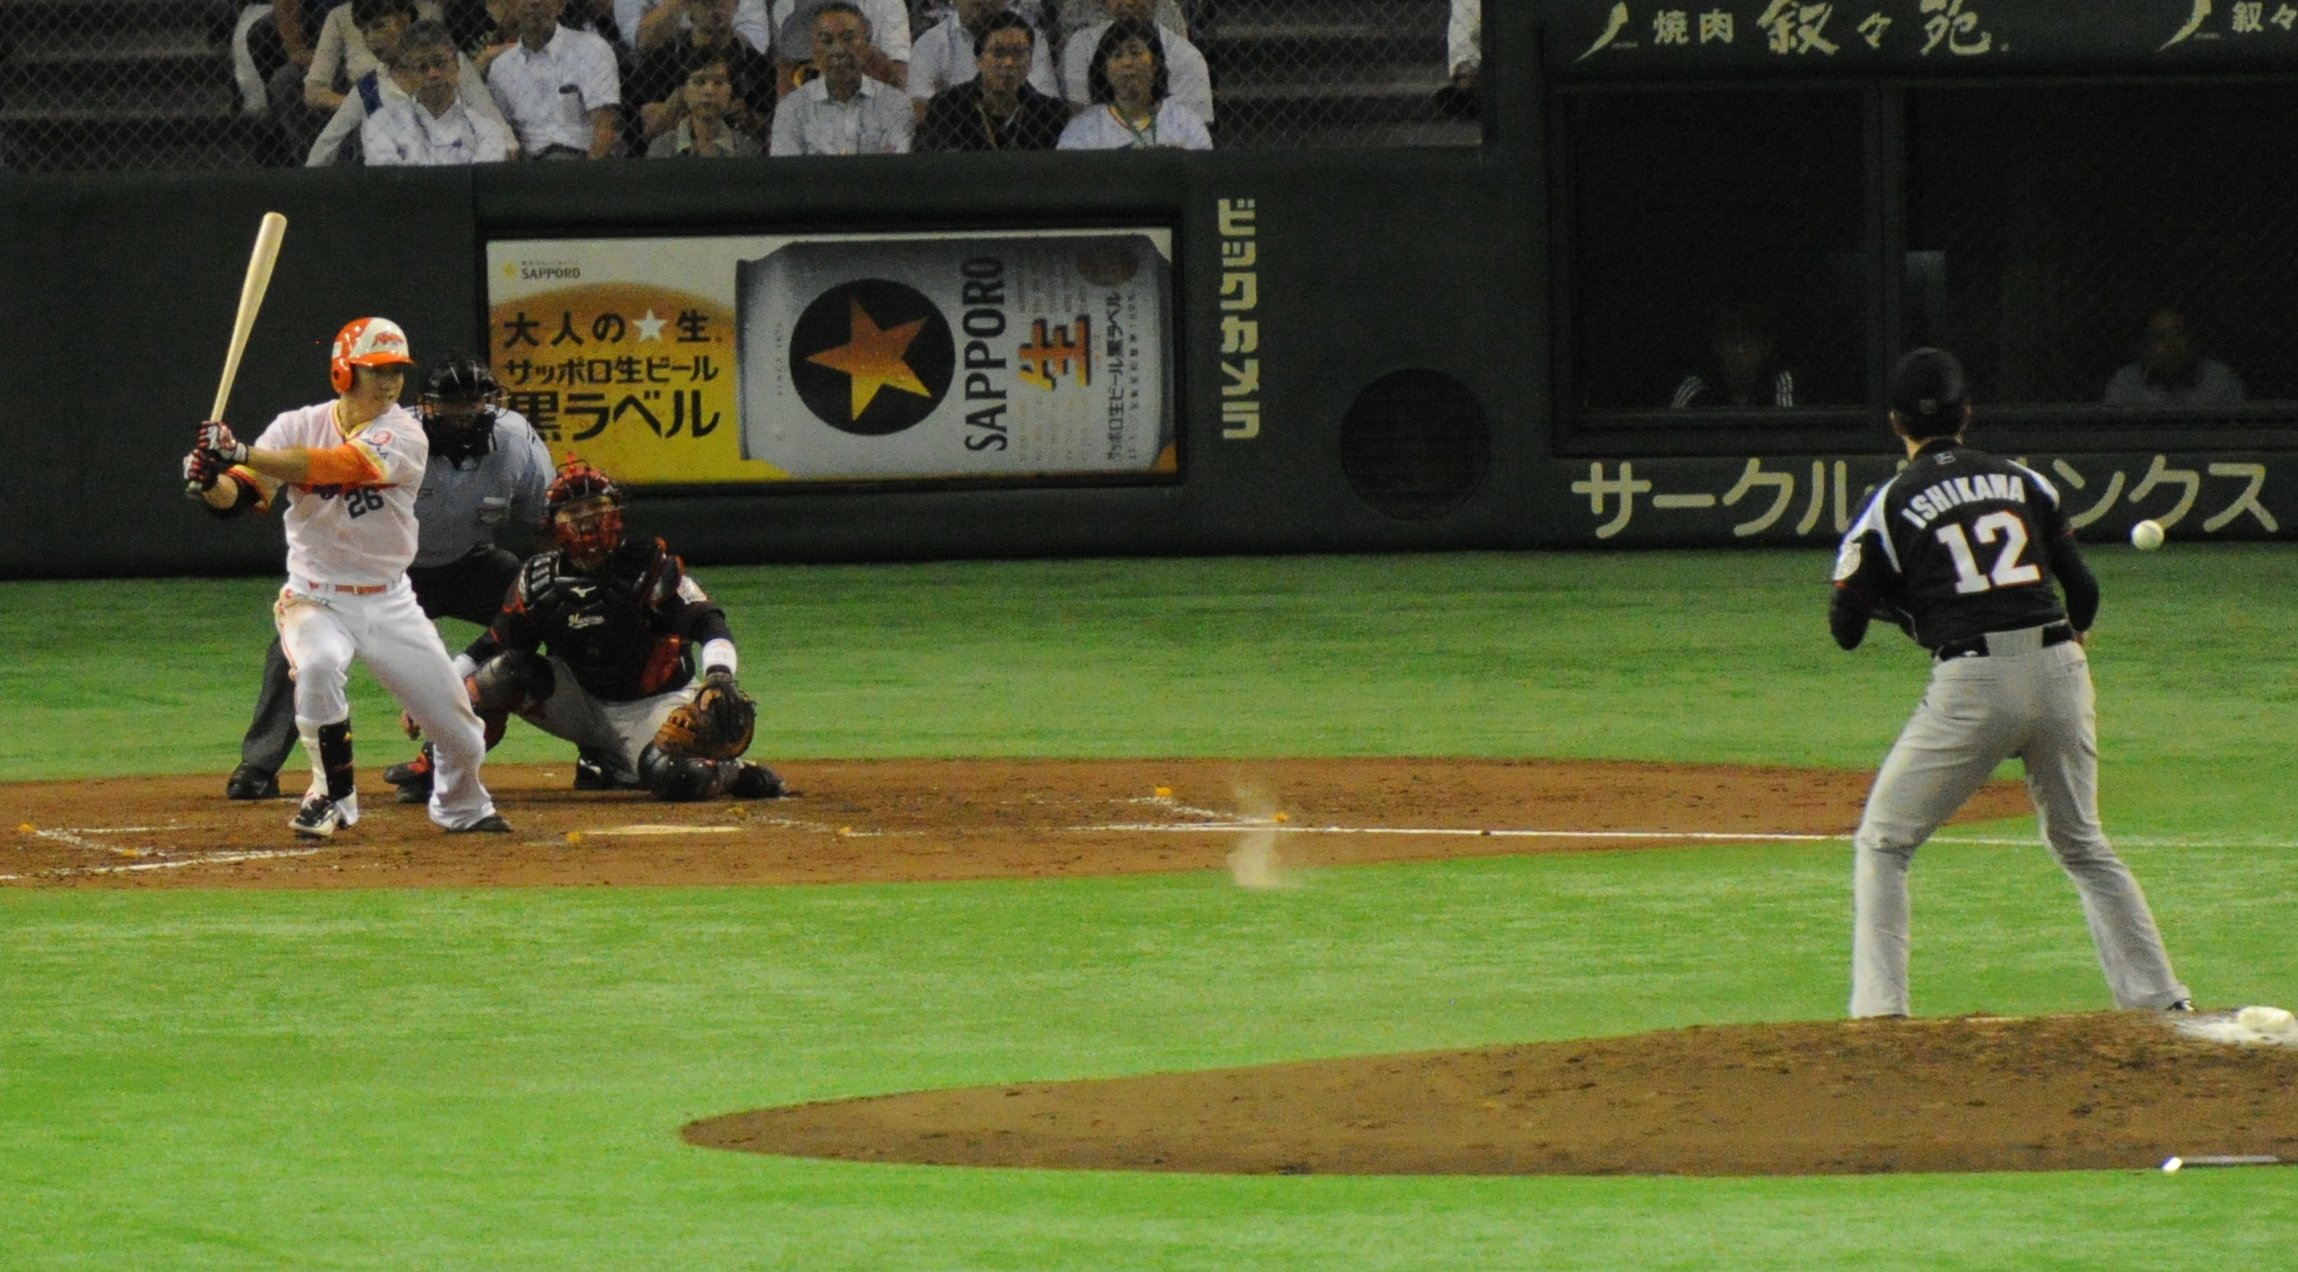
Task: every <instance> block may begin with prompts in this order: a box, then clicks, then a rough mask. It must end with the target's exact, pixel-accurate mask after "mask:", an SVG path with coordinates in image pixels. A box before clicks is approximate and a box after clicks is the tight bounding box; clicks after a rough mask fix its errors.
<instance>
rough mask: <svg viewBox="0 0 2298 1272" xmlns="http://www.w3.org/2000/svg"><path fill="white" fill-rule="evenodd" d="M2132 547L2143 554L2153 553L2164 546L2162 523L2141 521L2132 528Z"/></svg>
mask: <svg viewBox="0 0 2298 1272" xmlns="http://www.w3.org/2000/svg"><path fill="white" fill-rule="evenodd" d="M2130 546H2132V547H2134V548H2137V549H2138V550H2139V551H2141V552H2152V551H2154V550H2155V549H2156V548H2159V547H2161V546H2162V523H2161V522H2159V521H2141V522H2139V523H2138V524H2137V525H2135V526H2132V527H2131V528H2130Z"/></svg>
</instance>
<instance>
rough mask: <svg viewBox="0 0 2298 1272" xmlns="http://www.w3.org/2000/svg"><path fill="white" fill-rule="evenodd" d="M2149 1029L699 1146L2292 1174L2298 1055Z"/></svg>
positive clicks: (1651, 1040)
mask: <svg viewBox="0 0 2298 1272" xmlns="http://www.w3.org/2000/svg"><path fill="white" fill-rule="evenodd" d="M2177 1023H2179V1021H2178V1019H2177V1018H2174V1017H2171V1016H2169V1015H2168V1014H2167V1013H2157V1012H2114V1013H2105V1014H2095V1015H2076V1016H2049V1017H2041V1018H2021V1019H2013V1018H2005V1017H1991V1016H1967V1017H1959V1018H1953V1019H1943V1020H1913V1021H1906V1020H1894V1021H1867V1022H1830V1023H1796V1024H1778V1025H1730V1026H1721V1027H1695V1028H1690V1029H1681V1030H1674V1031H1670V1032H1666V1033H1652V1034H1642V1035H1638V1036H1634V1037H1624V1038H1605V1039H1598V1040H1593V1041H1577V1042H1553V1043H1538V1044H1529V1045H1520V1046H1501V1047H1483V1048H1478V1049H1476V1050H1473V1051H1437V1052H1418V1053H1411V1054H1405V1055H1388V1056H1372V1057H1365V1058H1359V1059H1346V1060H1319V1061H1311V1062H1306V1063H1299V1064H1282V1065H1268V1066H1264V1067H1260V1068H1251V1069H1216V1070H1209V1071H1204V1072H1198V1073H1159V1074H1151V1075H1149V1076H1146V1077H1134V1078H1117V1079H1110V1080H1104V1081H1093V1082H1066V1083H1030V1084H1021V1085H1010V1086H994V1087H969V1088H963V1089H958V1090H945V1091H922V1092H916V1093H911V1094H903V1095H891V1096H881V1097H875V1098H870V1099H860V1100H842V1101H838V1102H835V1103H827V1104H807V1105H799V1106H795V1107H790V1108H773V1109H761V1110H757V1111H755V1112H748V1113H737V1114H733V1115H730V1116H726V1117H718V1118H712V1119H709V1120H706V1121H701V1122H696V1123H694V1124H692V1125H690V1126H688V1127H687V1128H686V1131H685V1136H686V1139H687V1140H688V1141H689V1142H691V1143H694V1144H699V1145H703V1146H706V1147H711V1148H731V1149H740V1150H744V1151H748V1152H756V1153H779V1154H790V1155H796V1156H806V1157H833V1158H844V1159H849V1160H855V1161H872V1162H918V1163H927V1164H933V1165H949V1166H1033V1167H1069V1168H1089V1169H1099V1170H1161V1171H1199V1172H1219V1173H1240V1174H1300V1175H1309V1174H1315V1175H1328V1174H1330V1175H1415V1174H1449V1175H1535V1174H1578V1175H1614V1174H1661V1175H1796V1174H1864V1173H1878V1172H1898V1171H1990V1170H2099V1169H2113V1168H2130V1167H2146V1166H2155V1165H2159V1164H2160V1163H2161V1162H2162V1161H2163V1160H2164V1159H2165V1158H2167V1157H2171V1156H2174V1155H2177V1156H2183V1157H2185V1158H2187V1159H2189V1160H2192V1159H2194V1158H2197V1157H2229V1156H2237V1157H2242V1156H2247V1157H2257V1156H2264V1157H2268V1158H2275V1159H2280V1160H2284V1161H2289V1160H2298V1120H2294V1119H2293V1118H2292V1117H2291V1116H2290V1108H2291V1105H2290V1092H2291V1091H2292V1090H2298V1047H2294V1046H2287V1045H2285V1046H2271V1045H2236V1044H2231V1043H2226V1042H2214V1041H2210V1040H2208V1039H2206V1038H2202V1037H2196V1036H2193V1035H2190V1034H2188V1033H2186V1032H2182V1031H2181V1030H2179V1029H2178V1028H2175V1027H2174V1026H2175V1025H2176V1024H2177Z"/></svg>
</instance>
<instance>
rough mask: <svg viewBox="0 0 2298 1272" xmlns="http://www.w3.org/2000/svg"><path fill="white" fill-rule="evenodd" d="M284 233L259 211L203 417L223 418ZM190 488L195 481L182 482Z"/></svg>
mask: <svg viewBox="0 0 2298 1272" xmlns="http://www.w3.org/2000/svg"><path fill="white" fill-rule="evenodd" d="M286 237H287V218H286V217H284V216H281V215H280V214H279V213H277V212H266V213H264V214H263V224H261V225H260V226H258V227H256V231H255V251H254V252H253V253H251V254H250V255H249V256H248V258H247V277H245V278H243V279H241V280H240V284H239V313H238V314H237V315H235V316H234V317H233V318H232V320H231V348H230V349H229V350H227V351H226V352H225V353H224V355H223V379H222V381H221V382H220V383H218V384H217V385H216V386H215V405H214V406H213V407H211V408H209V410H208V413H207V418H209V419H211V420H221V419H223V408H224V404H225V403H226V402H229V401H230V400H231V383H232V381H234V380H236V379H238V378H239V359H240V355H241V354H243V353H246V352H247V337H248V333H249V332H251V331H253V330H255V315H256V311H257V310H260V309H262V308H263V293H264V292H265V290H267V289H268V288H270V286H271V267H272V266H274V265H276V264H278V263H279V244H280V240H282V239H284V238H286ZM186 485H187V488H188V489H189V490H191V491H196V490H197V489H198V487H197V484H196V483H186Z"/></svg>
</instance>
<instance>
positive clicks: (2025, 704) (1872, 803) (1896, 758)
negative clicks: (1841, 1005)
mask: <svg viewBox="0 0 2298 1272" xmlns="http://www.w3.org/2000/svg"><path fill="white" fill-rule="evenodd" d="M1988 650H1989V652H1988V656H1986V657H1983V658H1978V657H1971V658H1951V659H1947V660H1945V661H1942V662H1939V663H1938V664H1936V665H1935V666H1934V667H1933V669H1932V672H1931V684H1930V689H1929V692H1928V693H1926V694H1925V695H1924V698H1923V702H1922V704H1921V705H1919V706H1918V707H1916V709H1915V714H1914V716H1913V718H1911V719H1909V720H1908V722H1907V727H1906V728H1905V729H1904V730H1902V731H1901V733H1900V735H1899V741H1898V742H1897V743H1896V744H1895V745H1893V746H1892V748H1891V754H1890V756H1889V758H1887V759H1885V760H1884V761H1883V768H1882V771H1881V772H1879V773H1877V774H1876V777H1875V787H1874V789H1873V790H1872V791H1870V792H1869V794H1868V797H1867V811H1866V813H1865V814H1864V815H1863V816H1862V817H1861V818H1860V822H1859V832H1858V834H1857V836H1856V837H1855V839H1854V842H1853V866H1852V910H1853V917H1852V933H1851V1014H1852V1015H1853V1016H1854V1017H1860V1016H1904V1015H1907V1014H1909V1008H1908V998H1907V928H1908V903H1907V868H1908V865H1909V863H1910V862H1912V861H1913V859H1914V856H1915V850H1916V849H1917V848H1919V847H1921V846H1922V844H1923V841H1924V840H1926V839H1929V838H1930V837H1931V832H1933V831H1935V830H1937V829H1938V828H1939V827H1940V825H1942V824H1943V823H1944V822H1945V821H1946V820H1947V819H1948V818H1949V817H1952V816H1954V814H1955V812H1956V810H1957V809H1960V808H1961V807H1962V806H1963V805H1964V804H1965V803H1966V802H1967V801H1969V800H1970V798H1971V796H1973V795H1974V794H1977V793H1978V790H1979V787H1980V786H1981V785H1982V784H1983V783H1985V782H1986V780H1987V779H1988V777H1989V776H1990V775H1992V774H1993V773H1994V771H1995V768H1996V766H1997V765H1999V764H2001V763H2002V762H2003V761H2004V760H2006V759H2008V758H2010V757H2011V756H2013V755H2017V756H2020V757H2021V758H2022V759H2023V760H2024V761H2025V764H2026V769H2027V791H2028V793H2029V795H2031V796H2032V797H2033V799H2034V802H2035V810H2036V813H2037V814H2038V816H2039V820H2040V822H2041V830H2042V835H2043V839H2044V841H2045V842H2047V843H2048V844H2049V845H2050V847H2051V851H2052V852H2053V853H2055V854H2056V855H2057V856H2058V859H2059V865H2060V866H2061V867H2063V868H2064V869H2065V870H2066V872H2067V876H2068V877H2069V878H2071V879H2072V880H2074V884H2075V890H2076V891H2077V892H2079V893H2080V894H2081V895H2082V901H2083V917H2084V918H2085V919H2086V920H2087V921H2088V922H2089V925H2090V933H2091V943H2092V944H2093V945H2094V946H2096V947H2097V949H2098V957H2099V967H2100V968H2101V970H2103V971H2104V972H2105V973H2106V982H2107V987H2108V989H2110V990H2111V991H2113V993H2114V1001H2115V1005H2116V1006H2117V1007H2122V1008H2145V1007H2156V1008H2159V1007H2168V1006H2170V1005H2171V1004H2172V1003H2175V1002H2177V1001H2178V1000H2180V999H2182V998H2185V997H2187V996H2188V995H2187V989H2186V986H2184V985H2182V984H2180V983H2179V981H2178V977H2177V976H2176V975H2175V974H2173V973H2172V971H2171V968H2170V956H2169V955H2168V954H2167V953H2165V952H2164V950H2163V947H2162V935H2161V933H2160V932H2158V931H2157V930H2156V928H2155V925H2154V913H2153V911H2151V910H2149V909H2148V908H2147V904H2146V895H2145V894H2144V893H2143V892H2141V891H2140V890H2139V886H2138V881H2137V880H2136V879H2134V878H2132V877H2131V873H2130V868H2129V867H2127V866H2125V865H2123V863H2122V859H2121V858H2119V857H2117V856H2116V855H2115V851H2114V846H2113V845H2111V844H2109V843H2108V842H2107V838H2106V835H2105V833H2104V832H2103V831H2101V830H2100V829H2099V817H2098V713H2097V707H2096V700H2095V698H2094V696H2093V690H2092V688H2091V673H2090V662H2089V660H2088V659H2087V658H2086V657H2085V656H2084V654H2083V649H2082V646H2080V645H2078V644H2075V643H2073V642H2071V641H2070V642H2067V643H2065V644H2059V645H2052V646H2048V647H2045V646H2043V645H2042V643H2041V629H2039V628H2030V629H2026V630H2023V631H2016V632H1995V633H1991V634H1990V635H1989V637H1988Z"/></svg>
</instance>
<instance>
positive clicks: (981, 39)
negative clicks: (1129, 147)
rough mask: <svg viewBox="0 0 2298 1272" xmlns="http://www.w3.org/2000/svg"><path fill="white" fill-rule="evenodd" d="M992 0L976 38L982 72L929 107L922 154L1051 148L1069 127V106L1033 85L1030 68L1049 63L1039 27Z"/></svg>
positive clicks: (922, 130) (920, 139) (1001, 0)
mask: <svg viewBox="0 0 2298 1272" xmlns="http://www.w3.org/2000/svg"><path fill="white" fill-rule="evenodd" d="M961 2H962V0H961ZM991 2H992V3H993V4H995V5H996V11H995V12H993V13H991V14H990V15H989V16H988V18H986V19H985V20H984V21H983V22H982V24H981V28H980V29H979V30H978V31H976V32H974V34H973V46H974V56H975V61H976V64H977V68H978V71H979V73H978V74H977V75H976V76H974V77H973V78H970V79H967V80H965V81H963V82H961V83H959V84H958V85H957V86H956V87H954V88H948V89H944V90H942V91H941V92H939V93H936V94H934V97H933V100H932V101H931V102H929V103H927V104H926V114H925V120H924V122H923V123H921V124H919V125H918V149H920V150H1051V149H1053V148H1054V146H1055V144H1056V143H1058V142H1059V141H1060V140H1061V131H1062V129H1063V128H1066V127H1067V126H1068V125H1069V107H1068V106H1066V105H1064V104H1063V103H1062V101H1061V99H1060V98H1058V97H1054V96H1052V95H1050V94H1049V93H1041V92H1039V91H1038V90H1037V88H1036V87H1035V86H1034V85H1033V84H1031V82H1030V77H1031V71H1030V68H1031V67H1032V66H1041V65H1043V64H1044V59H1043V56H1042V55H1043V52H1044V45H1043V44H1042V43H1041V42H1040V41H1039V40H1038V38H1037V28H1035V27H1033V26H1031V25H1030V24H1029V22H1028V20H1027V19H1025V18H1023V17H1022V16H1021V15H1020V14H1018V13H1015V12H1013V11H1012V10H1010V9H1007V8H1005V7H1004V0H991ZM952 21H953V22H954V21H955V19H953V20H952ZM935 29H936V30H939V29H940V28H938V27H937V28H935ZM929 34H930V33H929ZM921 46H922V42H921ZM921 61H922V59H921ZM916 66H917V64H913V78H912V79H911V81H910V82H911V83H912V84H913V85H914V84H916V83H917V82H918V79H917V78H916V77H915V72H916Z"/></svg>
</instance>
